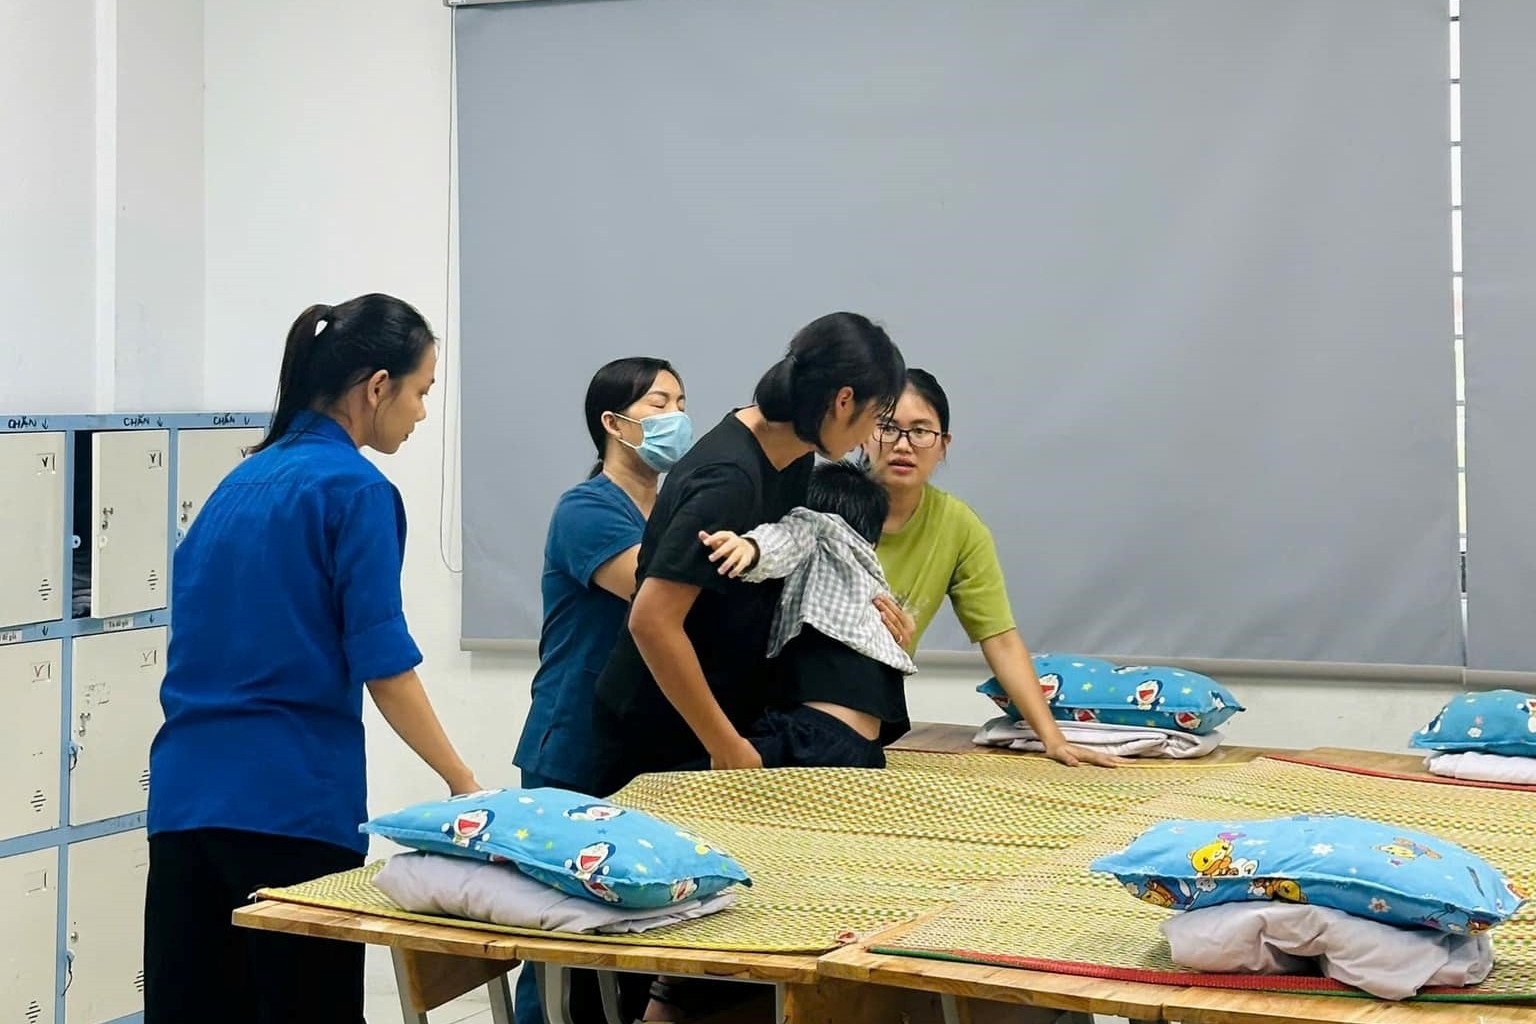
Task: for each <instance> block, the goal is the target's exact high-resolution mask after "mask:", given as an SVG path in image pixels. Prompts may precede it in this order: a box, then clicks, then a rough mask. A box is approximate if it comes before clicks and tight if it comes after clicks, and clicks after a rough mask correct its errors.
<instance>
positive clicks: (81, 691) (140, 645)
mask: <svg viewBox="0 0 1536 1024" xmlns="http://www.w3.org/2000/svg"><path fill="white" fill-rule="evenodd" d="M165 639H166V633H165V627H163V626H157V627H155V628H153V629H130V630H123V631H122V632H118V633H99V634H97V635H95V636H83V637H78V638H76V640H75V641H74V644H75V649H74V667H73V670H72V671H71V672H70V693H71V695H72V697H73V703H72V704H71V706H70V739H71V740H72V741H73V742H74V745H75V758H74V767H73V768H72V769H71V770H70V776H69V822H70V824H71V825H84V824H88V823H90V822H93V821H100V820H102V819H103V818H115V817H117V816H119V815H122V814H132V813H134V812H136V811H142V810H144V809H145V807H146V806H148V802H149V744H150V741H151V740H153V739H154V738H155V730H156V729H158V728H159V727H160V723H161V721H162V715H161V711H160V680H161V678H163V676H164V675H165Z"/></svg>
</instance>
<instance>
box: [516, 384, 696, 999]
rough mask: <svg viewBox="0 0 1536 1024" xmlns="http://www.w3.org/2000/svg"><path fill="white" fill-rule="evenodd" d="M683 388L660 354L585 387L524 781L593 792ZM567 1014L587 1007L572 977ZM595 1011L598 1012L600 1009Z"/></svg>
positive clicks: (530, 985) (524, 982) (524, 753)
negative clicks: (577, 473) (610, 687)
mask: <svg viewBox="0 0 1536 1024" xmlns="http://www.w3.org/2000/svg"><path fill="white" fill-rule="evenodd" d="M686 407H687V399H686V397H685V396H684V395H683V384H682V381H681V380H680V379H679V377H678V375H677V371H676V370H674V369H673V368H672V364H670V363H668V362H667V361H666V360H664V359H652V358H648V357H645V356H636V357H633V358H629V359H616V360H614V361H613V362H611V363H609V364H608V365H606V366H604V367H603V368H602V369H600V370H598V371H597V373H596V374H595V375H594V376H593V377H592V381H591V383H590V384H588V385H587V397H586V403H585V408H586V419H587V433H588V434H590V435H591V437H592V444H593V446H594V447H595V448H596V449H597V465H595V466H593V467H592V474H591V476H590V477H589V478H588V479H587V480H585V481H584V482H582V483H580V484H577V485H576V486H575V487H572V488H571V489H570V490H568V491H566V492H565V493H564V494H562V495H561V496H560V501H559V502H558V503H557V504H556V505H555V511H554V514H553V515H552V516H551V517H550V520H549V533H548V536H547V538H546V540H545V542H544V578H543V596H544V626H543V629H542V630H541V631H540V635H539V669H538V671H537V672H536V673H535V674H534V677H533V703H532V704H531V705H530V706H529V708H528V717H527V719H526V720H525V721H524V723H523V735H522V739H521V740H520V741H519V742H518V744H517V753H516V754H515V755H514V757H513V761H514V762H515V763H516V764H517V766H518V767H519V768H520V769H522V782H523V785H524V786H528V787H536V786H554V787H557V788H559V789H570V790H575V791H576V792H578V793H587V792H592V789H593V783H594V781H595V780H593V779H592V778H591V777H590V772H589V771H588V770H587V769H588V766H589V765H590V764H591V761H592V755H591V746H592V743H593V738H592V687H593V683H594V681H595V680H596V679H597V675H598V673H599V672H601V671H602V670H603V666H604V665H605V664H607V662H608V655H609V653H610V652H612V650H613V644H614V641H615V640H617V639H618V635H619V630H621V629H622V628H623V627H624V617H625V616H626V615H627V614H628V613H629V599H630V597H631V596H632V595H633V594H634V592H635V561H636V559H637V557H638V556H639V554H640V537H641V535H642V534H643V533H644V532H645V521H646V519H647V517H649V516H650V514H651V508H652V506H654V505H655V504H656V487H657V482H658V480H659V479H660V477H661V474H662V473H665V472H666V471H667V470H669V469H671V468H672V465H673V464H674V463H675V462H677V460H678V459H679V458H681V457H682V454H683V453H684V452H685V451H687V450H688V447H689V445H690V444H692V442H693V424H692V422H691V421H690V420H689V419H688V414H687V413H686V412H685V411H684V409H685V408H686ZM572 981H573V984H574V988H573V991H572V1013H573V1014H576V1015H577V1019H580V1014H581V1012H582V1011H583V1008H584V1007H585V1009H586V1010H587V1011H590V1010H592V1009H594V1008H595V1007H594V1006H588V1005H587V1004H589V1003H593V1002H594V1001H595V997H596V989H595V988H594V987H593V986H592V985H591V984H588V982H590V981H591V979H589V978H581V977H578V978H573V979H572ZM599 1012H600V1011H599ZM543 1019H544V1014H543V1011H542V1008H541V1007H540V1005H539V994H538V989H537V986H536V983H535V980H534V972H533V969H532V967H524V968H523V972H522V974H521V976H520V977H519V978H518V983H517V1022H518V1024H542V1021H543Z"/></svg>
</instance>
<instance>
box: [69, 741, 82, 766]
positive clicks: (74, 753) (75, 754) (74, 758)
mask: <svg viewBox="0 0 1536 1024" xmlns="http://www.w3.org/2000/svg"><path fill="white" fill-rule="evenodd" d="M80 749H81V747H80V744H78V743H71V744H70V745H69V770H70V771H74V770H75V766H76V765H78V764H79V763H80Z"/></svg>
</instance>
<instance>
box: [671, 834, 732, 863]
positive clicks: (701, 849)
mask: <svg viewBox="0 0 1536 1024" xmlns="http://www.w3.org/2000/svg"><path fill="white" fill-rule="evenodd" d="M677 836H678V838H679V839H686V840H688V841H689V842H690V843H692V844H693V852H694V853H696V854H698V855H699V856H700V857H705V856H708V855H709V854H711V853H718V854H719V855H720V856H722V857H728V856H730V854H728V853H726V852H725V851H724V850H722V849H720V848H719V847H717V846H711V845H710V844H709V843H708V842H706V841H705V840H703V839H700V838H699V837H698V836H696V835H694V834H693V833H691V832H679V833H677Z"/></svg>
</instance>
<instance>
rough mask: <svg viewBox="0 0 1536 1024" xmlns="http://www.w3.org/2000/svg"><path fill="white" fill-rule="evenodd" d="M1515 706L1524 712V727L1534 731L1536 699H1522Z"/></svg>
mask: <svg viewBox="0 0 1536 1024" xmlns="http://www.w3.org/2000/svg"><path fill="white" fill-rule="evenodd" d="M1515 706H1516V707H1517V708H1519V709H1520V710H1521V711H1524V712H1525V714H1526V719H1525V727H1526V729H1527V730H1529V731H1531V732H1536V700H1523V701H1521V702H1520V703H1519V704H1517V705H1515Z"/></svg>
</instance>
